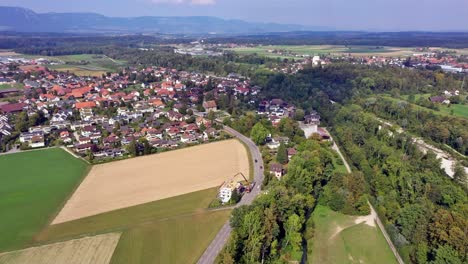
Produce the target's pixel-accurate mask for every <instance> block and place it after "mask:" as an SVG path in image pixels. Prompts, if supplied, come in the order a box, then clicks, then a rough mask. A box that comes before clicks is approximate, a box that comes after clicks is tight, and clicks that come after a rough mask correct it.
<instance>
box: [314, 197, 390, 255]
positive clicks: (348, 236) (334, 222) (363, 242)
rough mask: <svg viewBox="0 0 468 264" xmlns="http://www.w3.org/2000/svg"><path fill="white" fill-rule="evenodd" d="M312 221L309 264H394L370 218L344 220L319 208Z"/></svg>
mask: <svg viewBox="0 0 468 264" xmlns="http://www.w3.org/2000/svg"><path fill="white" fill-rule="evenodd" d="M312 218H313V221H314V224H315V227H314V237H313V238H312V239H311V241H308V243H309V247H312V251H311V253H309V255H308V262H309V263H313V264H315V263H321V264H327V263H330V264H331V263H360V264H366V263H382V264H385V263H389V264H390V263H392V264H393V263H397V262H396V259H395V257H394V255H393V253H392V251H391V250H390V248H389V246H388V244H387V242H386V241H385V238H384V237H383V235H382V233H381V232H380V230H379V228H378V227H377V225H376V224H375V223H374V222H373V219H372V218H371V219H368V218H367V217H365V216H364V217H359V216H347V215H344V214H341V213H338V212H334V211H332V210H331V209H329V208H328V207H325V206H320V205H319V206H317V208H316V209H315V210H314V212H313V214H312Z"/></svg>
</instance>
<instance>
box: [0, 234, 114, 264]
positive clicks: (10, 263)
mask: <svg viewBox="0 0 468 264" xmlns="http://www.w3.org/2000/svg"><path fill="white" fill-rule="evenodd" d="M119 238H120V234H119V233H110V234H104V235H98V236H94V237H85V238H80V239H74V240H69V241H65V242H58V243H53V244H48V245H43V246H38V247H32V248H27V249H23V250H18V251H13V252H7V253H3V254H0V264H31V263H34V264H64V263H67V264H108V263H109V261H110V259H111V257H112V254H113V253H114V250H115V247H116V246H117V243H118V242H119Z"/></svg>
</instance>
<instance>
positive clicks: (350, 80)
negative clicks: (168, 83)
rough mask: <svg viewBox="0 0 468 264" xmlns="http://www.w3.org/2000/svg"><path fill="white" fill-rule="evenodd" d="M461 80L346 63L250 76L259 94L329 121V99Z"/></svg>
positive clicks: (442, 86)
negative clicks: (311, 110) (294, 72)
mask: <svg viewBox="0 0 468 264" xmlns="http://www.w3.org/2000/svg"><path fill="white" fill-rule="evenodd" d="M462 80H463V77H462V76H461V75H456V74H447V73H443V72H441V71H428V70H420V69H402V68H400V67H392V66H387V67H377V66H367V65H352V64H349V63H334V64H331V65H327V66H325V67H313V68H312V67H310V68H307V69H305V70H303V71H300V72H299V73H297V74H295V75H286V74H274V73H269V72H257V73H256V74H255V75H254V76H253V83H254V84H258V85H259V86H261V87H263V90H262V93H261V96H262V97H264V98H282V99H284V100H286V101H288V102H290V103H293V104H295V105H297V106H301V107H302V108H303V109H306V110H310V109H312V108H314V109H316V110H319V111H320V112H321V115H322V118H323V119H324V120H325V121H332V119H333V118H332V117H333V111H334V109H336V106H333V105H332V104H330V100H332V101H334V102H338V103H346V102H348V101H349V100H350V99H351V98H353V97H357V98H365V97H368V96H370V95H374V94H375V93H387V94H394V95H395V96H397V95H401V94H417V93H440V92H441V91H444V90H450V89H459V87H460V86H461V83H462Z"/></svg>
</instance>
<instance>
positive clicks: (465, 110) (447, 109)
mask: <svg viewBox="0 0 468 264" xmlns="http://www.w3.org/2000/svg"><path fill="white" fill-rule="evenodd" d="M430 96H431V95H430V94H416V95H415V96H414V97H415V100H416V101H417V100H419V99H420V98H424V99H427V100H429V97H430ZM384 97H385V98H387V99H390V100H393V101H402V100H400V99H396V98H392V97H391V96H384ZM402 98H403V99H404V101H407V100H408V95H404V96H402ZM410 104H411V105H412V106H413V107H415V108H416V109H419V110H421V111H429V112H432V113H434V114H436V115H446V116H458V117H464V118H468V105H466V104H451V105H450V106H447V105H444V104H440V105H439V109H440V110H438V111H437V110H434V109H430V108H427V107H424V106H420V105H417V104H413V103H410ZM452 110H453V115H452Z"/></svg>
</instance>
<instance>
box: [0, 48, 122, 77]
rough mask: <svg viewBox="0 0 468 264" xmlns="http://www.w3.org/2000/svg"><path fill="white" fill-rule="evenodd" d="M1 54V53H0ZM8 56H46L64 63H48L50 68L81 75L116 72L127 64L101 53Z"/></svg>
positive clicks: (15, 55)
mask: <svg viewBox="0 0 468 264" xmlns="http://www.w3.org/2000/svg"><path fill="white" fill-rule="evenodd" d="M0 54H1V53H0ZM6 54H10V55H8V56H12V57H21V58H27V59H39V58H44V59H48V60H49V61H55V62H59V63H62V64H57V65H48V66H47V67H48V68H50V69H54V70H57V71H63V72H66V71H69V72H71V73H74V74H76V75H80V76H101V75H102V74H104V73H106V72H116V71H117V70H118V69H119V68H120V67H124V66H125V65H126V62H125V61H120V60H114V59H111V58H109V57H107V56H106V55H101V54H81V55H66V56H38V55H25V54H17V53H11V52H10V53H6Z"/></svg>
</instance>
